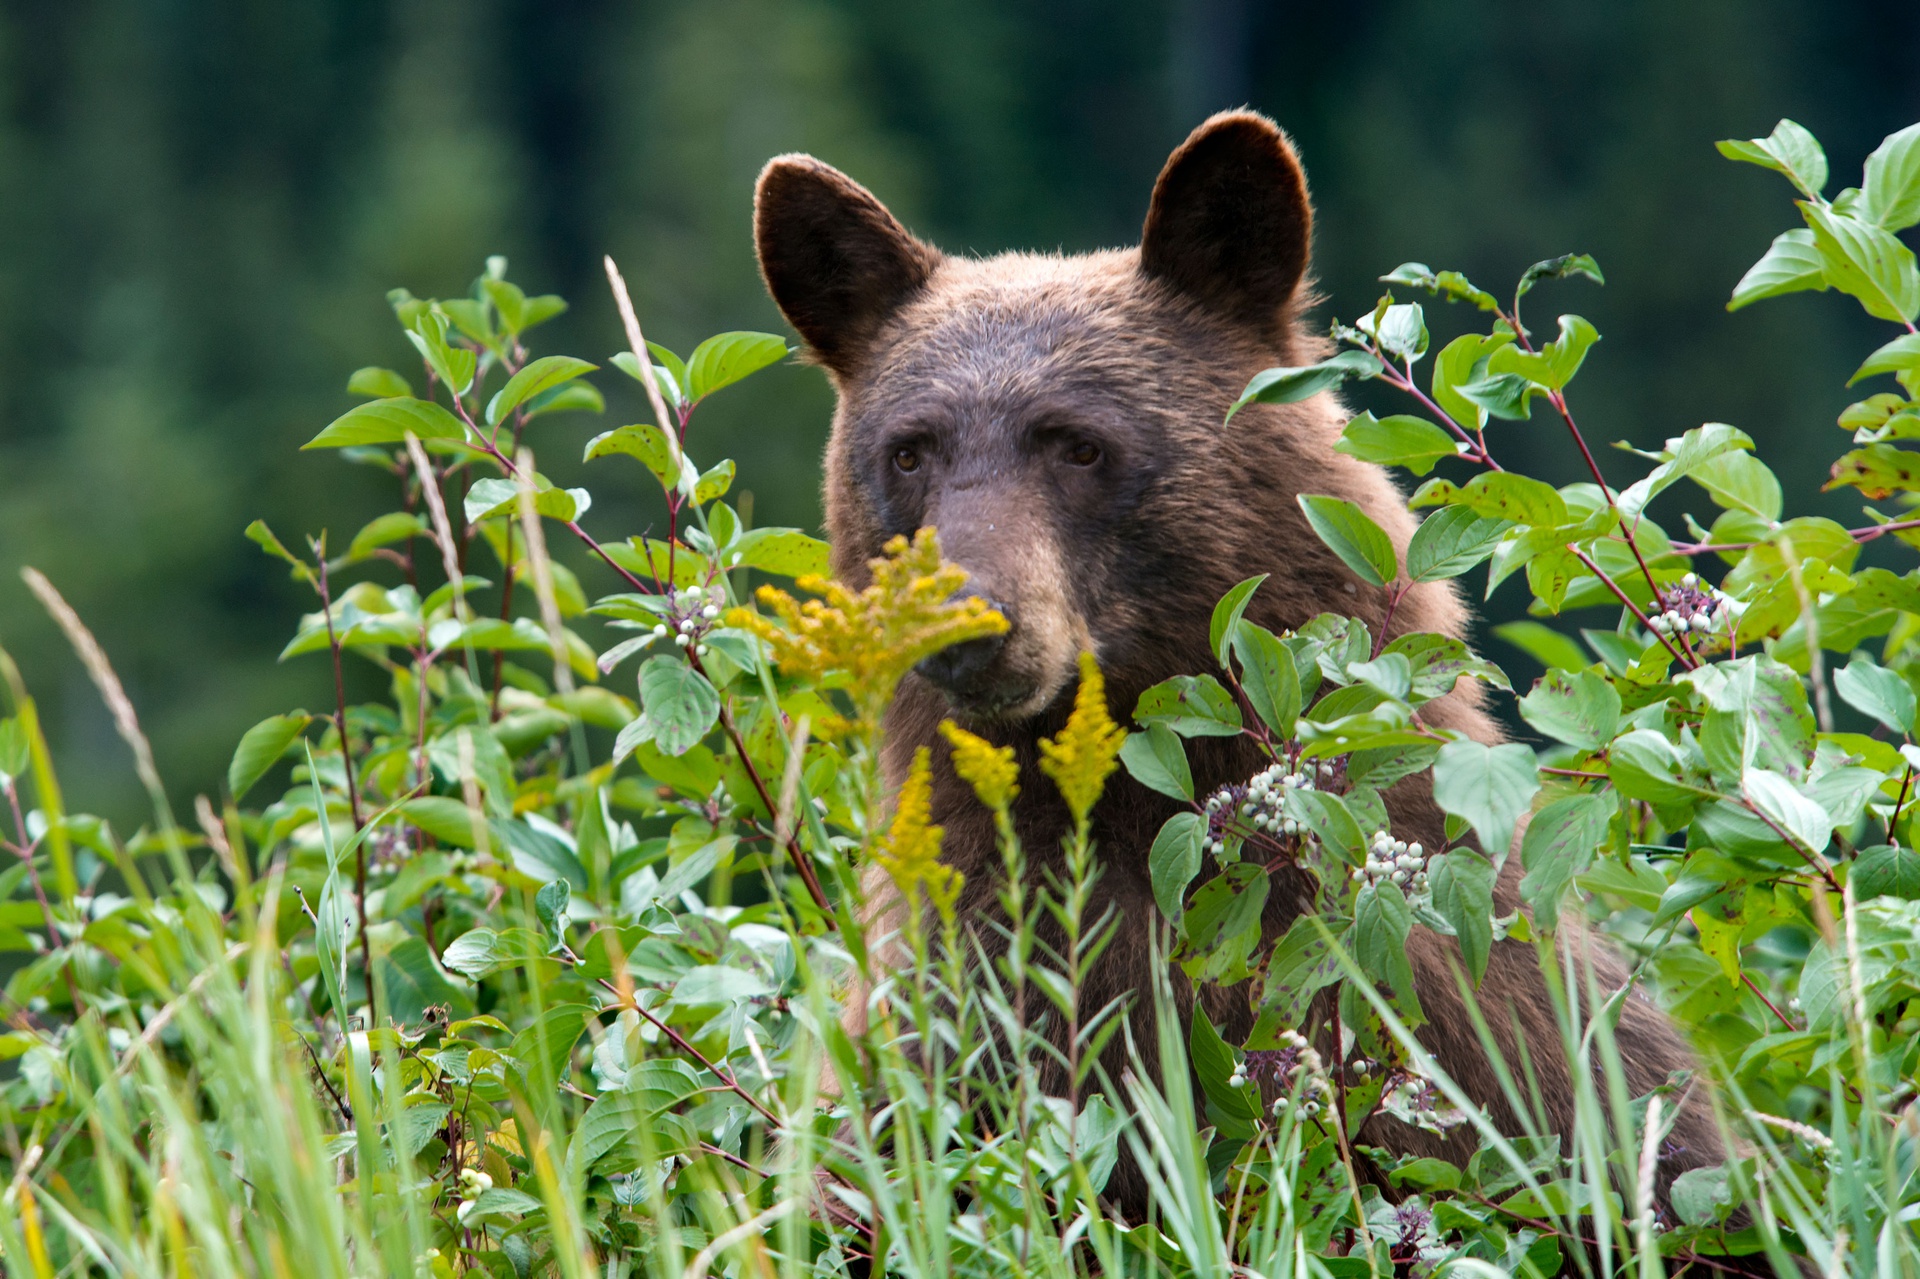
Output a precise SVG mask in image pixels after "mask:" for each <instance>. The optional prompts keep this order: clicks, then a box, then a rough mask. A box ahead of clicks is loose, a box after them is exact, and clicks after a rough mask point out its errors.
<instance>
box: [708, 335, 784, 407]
mask: <svg viewBox="0 0 1920 1279" xmlns="http://www.w3.org/2000/svg"><path fill="white" fill-rule="evenodd" d="M786 358H787V344H786V341H785V339H783V338H777V337H775V336H773V335H772V334H771V333H721V334H717V335H716V336H714V337H710V338H708V339H707V340H706V341H704V342H702V343H701V344H700V345H699V346H697V347H695V348H694V349H693V358H692V359H690V360H688V361H687V383H688V391H687V393H688V396H689V398H691V399H692V400H694V401H695V402H696V403H697V402H699V401H700V400H703V399H705V398H706V397H707V396H709V395H712V394H713V393H714V392H715V391H718V390H719V389H720V388H721V387H725V386H732V385H733V384H734V383H735V382H738V381H740V380H741V379H742V378H745V377H748V376H750V375H752V374H754V373H758V372H759V371H760V370H761V369H764V368H766V367H767V366H768V365H771V364H778V363H779V362H780V361H782V360H784V359H786Z"/></svg>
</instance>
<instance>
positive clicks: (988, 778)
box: [940, 719, 1020, 813]
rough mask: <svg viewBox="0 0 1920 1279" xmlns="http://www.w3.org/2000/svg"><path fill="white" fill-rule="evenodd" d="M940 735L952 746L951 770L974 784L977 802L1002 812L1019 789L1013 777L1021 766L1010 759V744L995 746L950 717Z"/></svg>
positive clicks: (1017, 776) (1016, 775) (970, 783)
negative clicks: (978, 798) (978, 800)
mask: <svg viewBox="0 0 1920 1279" xmlns="http://www.w3.org/2000/svg"><path fill="white" fill-rule="evenodd" d="M940 735H941V736H942V737H944V738H946V739H947V742H948V744H949V745H951V746H952V747H953V771H954V772H956V773H958V774H959V775H960V780H961V781H963V782H965V783H966V784H967V785H969V786H971V787H973V793H974V794H975V795H978V796H979V797H980V802H981V803H983V804H985V805H986V806H987V807H988V808H991V809H992V810H993V811H994V812H996V813H1000V812H1005V811H1006V810H1007V808H1008V807H1009V806H1011V805H1012V803H1013V797H1014V796H1016V795H1018V794H1019V793H1020V787H1019V786H1018V785H1017V784H1016V779H1018V778H1019V776H1020V766H1019V765H1018V764H1015V763H1014V762H1013V747H1011V746H995V745H994V744H993V743H992V742H989V741H988V740H987V739H986V738H984V737H977V736H975V735H974V734H972V733H969V732H968V731H967V730H966V729H964V728H962V727H960V726H959V725H958V724H956V723H954V722H953V721H952V720H950V719H949V720H942V721H941V723H940Z"/></svg>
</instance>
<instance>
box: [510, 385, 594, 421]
mask: <svg viewBox="0 0 1920 1279" xmlns="http://www.w3.org/2000/svg"><path fill="white" fill-rule="evenodd" d="M606 411H607V397H606V396H604V395H602V394H600V390H599V388H598V387H596V386H594V384H593V383H591V382H567V383H563V384H562V385H560V386H556V387H554V388H553V389H552V390H550V391H542V392H540V394H538V395H536V396H534V397H533V398H532V399H531V400H528V401H527V402H526V404H525V406H524V407H523V408H522V409H521V412H522V413H523V414H524V415H525V416H526V417H527V418H528V420H532V419H533V418H536V417H540V416H542V415H543V414H547V413H604V412H606Z"/></svg>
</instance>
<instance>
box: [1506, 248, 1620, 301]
mask: <svg viewBox="0 0 1920 1279" xmlns="http://www.w3.org/2000/svg"><path fill="white" fill-rule="evenodd" d="M1573 275H1584V276H1585V277H1587V279H1589V280H1592V281H1593V282H1594V283H1595V284H1605V283H1606V282H1607V277H1606V276H1604V275H1602V274H1600V264H1599V263H1598V262H1595V261H1594V260H1593V255H1592V254H1589V253H1562V254H1561V255H1560V256H1559V257H1557V258H1548V259H1547V260H1546V261H1544V262H1535V263H1534V264H1533V265H1532V266H1530V267H1528V268H1527V269H1526V271H1525V272H1523V273H1522V274H1521V276H1520V285H1519V288H1518V289H1516V290H1515V292H1516V293H1517V294H1518V296H1520V297H1525V296H1526V295H1527V294H1529V293H1531V292H1533V286H1534V285H1536V284H1538V283H1539V282H1540V281H1542V280H1564V279H1566V278H1567V277H1568V276H1573Z"/></svg>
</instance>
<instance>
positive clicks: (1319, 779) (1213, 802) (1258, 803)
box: [1207, 760, 1338, 857]
mask: <svg viewBox="0 0 1920 1279" xmlns="http://www.w3.org/2000/svg"><path fill="white" fill-rule="evenodd" d="M1337 775H1338V773H1337V766H1336V765H1334V764H1332V763H1330V762H1328V761H1326V760H1320V761H1311V760H1310V761H1308V762H1306V763H1303V764H1301V765H1300V768H1299V771H1297V772H1293V771H1289V770H1288V768H1287V766H1286V765H1285V764H1275V765H1273V766H1272V767H1270V768H1267V769H1265V770H1263V771H1261V772H1258V773H1255V774H1254V775H1253V776H1252V777H1251V778H1249V779H1248V781H1247V783H1246V785H1244V786H1240V785H1234V786H1222V787H1221V788H1220V789H1219V790H1217V791H1215V792H1214V793H1213V794H1212V795H1210V796H1208V797H1207V840H1208V843H1207V850H1208V851H1209V852H1211V853H1212V854H1213V855H1214V856H1215V857H1219V856H1221V855H1222V854H1224V853H1225V852H1226V850H1227V837H1228V835H1229V834H1232V833H1233V828H1234V827H1236V826H1240V827H1241V829H1242V832H1243V833H1244V828H1245V827H1246V826H1251V827H1252V828H1253V829H1254V830H1255V831H1257V832H1263V833H1265V834H1268V835H1275V836H1288V837H1294V838H1297V837H1299V836H1302V835H1307V832H1305V831H1303V830H1302V829H1301V828H1300V823H1299V822H1296V821H1295V820H1293V818H1291V817H1288V816H1287V815H1286V802H1287V792H1288V791H1294V790H1317V789H1319V788H1320V787H1322V786H1327V785H1329V784H1331V783H1332V782H1333V781H1334V779H1335V777H1336V776H1337ZM1307 837H1308V838H1311V836H1307Z"/></svg>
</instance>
